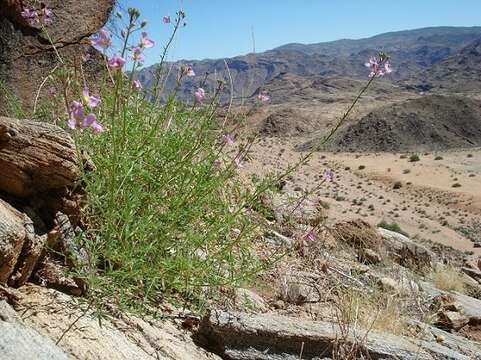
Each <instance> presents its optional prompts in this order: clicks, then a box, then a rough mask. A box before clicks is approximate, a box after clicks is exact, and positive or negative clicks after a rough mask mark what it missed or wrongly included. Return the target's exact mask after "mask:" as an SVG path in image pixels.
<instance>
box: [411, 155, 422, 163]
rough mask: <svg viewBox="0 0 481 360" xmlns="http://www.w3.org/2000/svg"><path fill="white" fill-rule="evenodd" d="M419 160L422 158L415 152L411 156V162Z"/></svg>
mask: <svg viewBox="0 0 481 360" xmlns="http://www.w3.org/2000/svg"><path fill="white" fill-rule="evenodd" d="M419 160H421V159H420V158H419V155H418V154H413V155H411V156H410V157H409V161H410V162H416V161H419Z"/></svg>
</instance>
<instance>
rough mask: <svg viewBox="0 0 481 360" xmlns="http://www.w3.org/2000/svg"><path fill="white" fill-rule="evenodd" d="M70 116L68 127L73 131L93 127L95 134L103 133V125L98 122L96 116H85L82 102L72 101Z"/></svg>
mask: <svg viewBox="0 0 481 360" xmlns="http://www.w3.org/2000/svg"><path fill="white" fill-rule="evenodd" d="M69 116H70V117H69V119H68V121H67V126H68V127H69V128H70V129H72V130H74V129H86V128H88V127H91V128H92V130H93V131H94V132H95V133H99V132H102V131H103V127H102V125H100V124H99V123H98V122H97V117H96V116H95V115H94V114H92V113H90V114H88V115H87V116H85V110H84V106H83V105H82V103H81V102H78V101H72V103H71V104H70V107H69Z"/></svg>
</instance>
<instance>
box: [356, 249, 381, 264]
mask: <svg viewBox="0 0 481 360" xmlns="http://www.w3.org/2000/svg"><path fill="white" fill-rule="evenodd" d="M359 261H360V262H362V263H365V264H371V265H376V264H379V263H381V262H382V258H381V255H379V254H378V253H377V252H375V251H374V250H371V249H361V250H360V251H359Z"/></svg>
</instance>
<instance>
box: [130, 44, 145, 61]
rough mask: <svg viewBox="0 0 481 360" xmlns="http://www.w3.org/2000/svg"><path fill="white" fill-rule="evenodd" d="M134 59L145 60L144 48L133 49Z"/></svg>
mask: <svg viewBox="0 0 481 360" xmlns="http://www.w3.org/2000/svg"><path fill="white" fill-rule="evenodd" d="M131 58H132V60H134V61H138V62H142V61H144V56H143V55H142V49H141V48H139V47H136V48H134V49H133V50H132V56H131Z"/></svg>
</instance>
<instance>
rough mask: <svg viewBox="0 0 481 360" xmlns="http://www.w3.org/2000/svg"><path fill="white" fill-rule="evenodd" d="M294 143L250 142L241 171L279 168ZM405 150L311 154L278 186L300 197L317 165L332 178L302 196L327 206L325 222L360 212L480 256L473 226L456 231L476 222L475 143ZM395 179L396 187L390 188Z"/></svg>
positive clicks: (479, 166) (315, 180)
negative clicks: (439, 149) (433, 150)
mask: <svg viewBox="0 0 481 360" xmlns="http://www.w3.org/2000/svg"><path fill="white" fill-rule="evenodd" d="M302 142H303V139H300V138H266V139H262V140H261V141H260V142H259V143H257V144H255V145H254V147H253V148H252V152H251V159H250V160H249V161H247V162H246V163H245V166H244V168H243V172H244V174H246V175H251V174H258V175H262V174H267V173H269V172H272V171H279V170H280V169H285V168H286V167H287V166H288V165H292V164H294V163H295V162H296V160H297V159H298V158H299V157H300V155H301V153H299V152H296V151H294V150H293V148H294V145H295V144H299V143H302ZM410 155H411V154H388V153H374V154H372V153H371V154H369V153H364V154H352V153H337V154H334V153H316V154H314V155H313V156H312V158H311V160H310V161H309V163H308V164H306V165H304V166H303V167H302V168H300V169H298V170H297V171H296V172H295V173H294V174H293V176H292V177H291V178H290V179H289V181H288V183H287V185H286V189H285V190H286V191H290V192H294V193H296V194H298V195H299V196H302V194H303V192H304V191H306V190H307V191H308V190H310V189H312V188H314V187H316V186H318V185H319V184H320V182H321V181H322V179H323V175H322V174H323V172H324V170H325V169H333V170H334V172H335V179H334V181H333V182H329V183H324V184H322V186H321V187H320V188H319V190H318V191H316V192H315V194H313V195H312V196H310V200H312V201H322V202H323V203H325V204H328V207H329V210H328V216H329V220H328V221H329V222H331V223H333V222H337V221H340V220H348V219H355V218H363V219H365V220H366V221H368V222H369V223H371V224H373V225H377V224H378V223H379V222H381V221H382V220H384V221H386V222H388V223H396V224H398V225H399V226H400V227H401V229H402V230H404V231H405V232H407V233H408V234H409V236H410V237H411V238H412V239H414V240H418V241H425V240H428V241H433V242H438V243H441V244H443V245H447V246H451V247H453V248H455V249H458V250H461V251H468V252H473V254H474V256H476V257H477V256H481V249H480V248H474V244H473V240H478V241H481V227H480V228H479V231H475V232H474V233H473V232H472V234H473V235H471V238H472V239H469V238H468V237H467V236H465V235H464V234H463V233H462V232H461V230H460V228H466V227H468V226H469V225H470V224H472V223H473V222H474V221H481V149H474V150H466V151H448V152H438V153H426V154H419V157H420V161H416V162H410V161H409V156H410ZM436 157H441V158H442V159H438V160H435V159H436ZM363 167H364V168H363ZM396 182H400V185H401V187H400V188H399V189H394V184H395V183H396ZM454 184H458V185H454ZM453 185H454V187H453ZM459 185H460V186H459Z"/></svg>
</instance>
